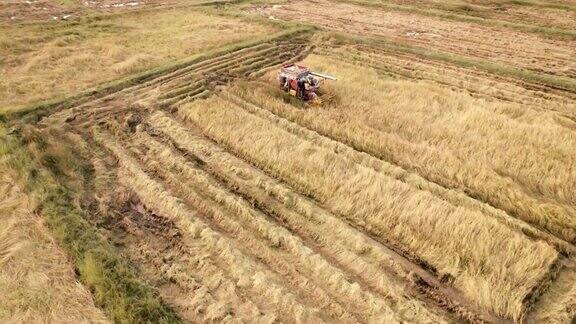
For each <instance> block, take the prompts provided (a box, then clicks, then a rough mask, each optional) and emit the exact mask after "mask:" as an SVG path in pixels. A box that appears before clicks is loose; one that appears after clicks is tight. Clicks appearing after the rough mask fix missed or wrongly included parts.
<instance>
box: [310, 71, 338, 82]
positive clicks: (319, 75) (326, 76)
mask: <svg viewBox="0 0 576 324" xmlns="http://www.w3.org/2000/svg"><path fill="white" fill-rule="evenodd" d="M310 74H312V75H314V76H317V77H319V78H324V79H328V80H336V77H333V76H331V75H326V74H321V73H317V72H313V71H310Z"/></svg>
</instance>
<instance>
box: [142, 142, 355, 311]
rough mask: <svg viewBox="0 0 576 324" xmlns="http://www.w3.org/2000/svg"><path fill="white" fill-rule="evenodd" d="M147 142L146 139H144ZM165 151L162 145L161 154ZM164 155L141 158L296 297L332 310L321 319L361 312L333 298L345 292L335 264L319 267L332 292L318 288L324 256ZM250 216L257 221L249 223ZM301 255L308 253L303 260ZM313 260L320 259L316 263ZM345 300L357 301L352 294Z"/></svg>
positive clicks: (190, 204)
mask: <svg viewBox="0 0 576 324" xmlns="http://www.w3.org/2000/svg"><path fill="white" fill-rule="evenodd" d="M151 143H152V142H147V144H151ZM151 145H153V146H154V145H155V144H151ZM156 145H158V144H156ZM156 148H158V147H156ZM168 152H169V151H168ZM166 153H167V152H166V151H164V154H166ZM156 154H157V152H154V153H153V154H152V155H156ZM165 158H166V156H164V157H163V158H162V157H160V159H159V160H158V161H157V162H156V160H154V159H152V160H148V161H147V162H146V163H147V164H148V165H152V167H151V169H152V170H153V171H154V172H156V173H157V174H159V175H160V176H161V177H163V178H164V182H165V183H166V184H167V185H169V186H170V188H175V189H174V192H175V193H177V194H178V195H179V196H180V197H182V198H183V199H184V200H185V202H186V203H187V205H189V206H194V207H193V208H194V209H197V210H198V211H201V212H202V214H203V215H205V220H206V222H209V223H211V224H212V226H213V227H215V228H217V229H218V230H219V231H221V232H222V233H226V235H227V236H229V237H231V238H233V240H234V242H235V243H236V245H237V246H238V247H241V248H242V249H243V251H244V253H246V254H248V255H251V256H252V257H253V258H255V259H258V260H260V261H261V262H263V263H264V264H265V265H266V266H267V267H268V268H269V269H271V270H272V271H274V272H276V273H277V274H278V275H280V276H281V277H282V278H283V280H285V281H286V283H285V285H286V286H288V287H291V288H292V290H291V291H295V292H297V293H298V295H299V296H300V297H301V300H305V301H307V302H308V303H310V304H314V305H316V306H317V307H318V308H319V309H320V310H321V311H322V313H324V314H326V315H329V316H331V317H330V318H327V319H326V320H329V321H335V320H338V321H358V318H361V317H362V316H366V312H361V311H358V310H354V313H356V316H360V317H356V318H354V317H352V316H351V315H350V314H349V312H348V311H346V310H344V309H343V308H342V306H341V305H340V304H338V302H336V301H335V300H337V299H342V298H341V297H339V296H345V295H346V294H342V292H341V291H339V290H341V289H342V283H341V282H339V280H338V279H336V278H341V279H340V281H341V280H342V279H343V277H342V276H341V275H339V274H338V272H335V271H334V269H332V270H331V269H329V268H330V266H327V268H326V267H324V268H325V269H327V270H326V271H328V272H330V273H324V274H325V277H324V278H326V279H327V278H330V279H331V281H330V282H329V284H328V286H327V289H328V290H329V291H331V296H329V295H327V294H326V293H325V290H327V289H326V288H324V289H322V288H320V287H321V286H318V284H315V283H313V282H316V283H322V282H323V280H321V279H319V277H317V276H318V274H317V273H318V270H317V269H319V268H321V266H322V262H323V261H322V259H319V257H318V256H316V257H315V255H314V254H313V252H312V251H310V250H309V249H308V248H306V247H305V246H303V244H302V243H301V242H299V243H296V245H295V246H290V244H287V243H286V242H290V241H294V240H295V239H296V238H293V237H292V236H291V234H289V233H286V232H283V229H282V228H279V227H278V226H274V225H273V224H270V223H268V222H267V221H266V220H265V216H264V215H262V214H261V213H259V212H258V211H256V210H253V209H252V208H251V207H250V206H249V205H248V203H246V202H243V201H242V200H239V199H236V198H235V197H234V195H233V194H232V193H230V192H226V191H225V190H223V189H221V188H218V187H217V186H218V185H217V184H210V182H211V181H210V180H209V179H207V176H206V175H205V174H203V173H202V171H199V170H197V169H195V168H194V167H193V166H191V165H190V164H189V163H185V164H184V165H183V166H182V167H183V168H184V169H180V168H176V167H175V166H174V167H170V169H174V173H177V174H178V176H176V175H175V174H172V173H170V172H168V171H166V170H163V169H160V168H159V165H164V166H169V165H172V164H175V162H174V161H173V160H174V156H170V159H171V160H172V161H166V160H165ZM147 159H148V158H147ZM198 181H202V183H200V184H198V183H197V182H198ZM192 188H194V189H192ZM218 206H222V207H218ZM254 218H256V220H255V219H254ZM255 222H256V224H253V223H255ZM255 234H256V235H255ZM305 258H310V259H309V260H307V259H305ZM286 260H294V261H295V262H294V263H287V262H286ZM313 262H316V264H312V265H311V263H313ZM318 263H320V266H319V265H318ZM324 265H325V262H324ZM306 269H313V270H306ZM326 271H325V272H326ZM320 272H321V271H320ZM306 276H307V277H311V278H307V277H306ZM315 276H316V277H315ZM334 289H336V292H334ZM345 301H347V302H348V303H350V302H352V303H354V304H357V301H354V300H353V299H352V300H345ZM364 308H365V306H364ZM364 320H366V319H364Z"/></svg>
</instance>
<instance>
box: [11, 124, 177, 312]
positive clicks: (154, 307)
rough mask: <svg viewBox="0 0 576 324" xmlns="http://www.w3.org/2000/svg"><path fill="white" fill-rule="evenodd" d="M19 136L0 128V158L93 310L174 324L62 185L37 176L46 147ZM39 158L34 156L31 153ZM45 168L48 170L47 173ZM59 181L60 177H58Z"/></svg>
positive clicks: (47, 158)
mask: <svg viewBox="0 0 576 324" xmlns="http://www.w3.org/2000/svg"><path fill="white" fill-rule="evenodd" d="M29 135H30V136H23V135H22V134H21V133H18V134H14V133H12V134H8V130H7V128H6V125H5V124H3V123H0V155H1V156H3V157H4V159H5V161H4V162H5V164H6V165H7V167H8V170H6V171H5V172H10V173H12V174H13V175H14V177H15V178H16V179H17V180H18V181H19V182H20V183H21V184H22V186H23V188H24V190H25V191H26V192H27V193H29V194H30V195H32V196H33V197H34V198H35V199H37V200H38V202H39V204H40V206H39V208H38V210H39V214H40V215H41V216H42V217H45V219H46V225H47V227H48V228H49V230H50V232H51V234H52V235H53V237H54V238H55V239H56V240H57V241H58V243H59V244H61V246H62V247H63V249H64V250H65V251H66V252H67V254H68V256H69V257H70V258H71V260H72V263H73V264H74V266H75V269H76V272H77V274H78V275H79V279H80V281H81V282H82V283H83V284H84V285H86V286H87V288H88V289H89V290H90V291H91V292H92V294H93V296H94V300H95V303H96V305H97V306H99V307H101V308H102V309H103V311H104V312H105V314H106V315H107V316H108V317H109V318H110V319H111V320H113V321H114V322H120V323H129V322H131V323H134V322H156V323H178V322H180V319H179V317H178V315H177V314H176V313H175V312H174V311H173V310H172V309H170V308H169V307H168V306H167V305H165V304H164V302H163V301H162V300H161V299H160V298H159V297H158V295H157V294H156V293H155V292H154V291H153V289H152V288H151V287H150V286H149V285H148V284H146V283H145V282H143V281H142V280H141V279H139V278H138V275H137V273H136V272H135V269H133V268H132V267H131V265H130V264H128V262H127V261H126V260H124V259H123V258H122V257H121V256H120V255H119V254H118V251H117V250H116V249H115V248H114V247H113V246H112V245H111V244H110V243H108V242H106V241H105V240H104V239H103V238H102V237H101V236H100V234H99V233H98V231H97V230H96V228H95V227H94V226H93V225H92V224H90V223H89V222H88V221H87V220H86V219H85V218H84V216H83V215H82V214H83V213H82V211H81V210H79V208H78V207H76V206H75V203H74V199H75V195H74V192H73V191H72V190H70V188H68V187H67V185H66V184H65V183H64V181H65V180H64V181H62V179H59V180H60V181H59V180H56V179H55V178H54V176H53V175H52V174H50V172H46V170H42V167H44V168H46V167H47V165H50V164H51V163H53V162H54V160H55V157H54V156H53V155H52V153H51V152H48V151H44V150H43V149H47V145H46V143H44V142H43V140H42V139H41V138H39V137H36V138H35V134H34V133H33V132H32V133H30V134H29ZM32 150H34V151H36V154H39V156H36V157H35V156H34V153H32V152H31V151H32ZM49 168H50V167H48V169H49ZM63 178H65V177H63Z"/></svg>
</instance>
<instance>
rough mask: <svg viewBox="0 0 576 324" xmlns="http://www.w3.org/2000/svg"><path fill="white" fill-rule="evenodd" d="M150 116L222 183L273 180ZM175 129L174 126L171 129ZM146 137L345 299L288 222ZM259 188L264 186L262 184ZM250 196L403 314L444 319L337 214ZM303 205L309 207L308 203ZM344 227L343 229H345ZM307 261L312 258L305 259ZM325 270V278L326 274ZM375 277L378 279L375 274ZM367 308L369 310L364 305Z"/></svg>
mask: <svg viewBox="0 0 576 324" xmlns="http://www.w3.org/2000/svg"><path fill="white" fill-rule="evenodd" d="M151 122H152V123H153V124H154V125H155V129H156V130H162V131H165V130H166V129H167V128H169V129H171V132H170V134H171V135H172V136H173V137H174V138H177V141H178V143H180V144H181V145H182V146H181V147H183V148H184V147H186V148H187V150H186V153H187V154H192V155H193V156H197V157H198V158H199V159H201V160H202V161H203V163H201V165H202V166H205V167H208V169H207V171H208V172H210V173H211V174H213V175H214V176H215V177H216V178H220V179H222V183H226V184H227V186H229V187H232V188H235V190H236V191H239V192H241V193H244V194H246V193H247V191H250V190H251V188H252V187H249V186H247V185H246V183H242V182H241V180H240V179H253V181H250V183H255V182H256V183H260V184H262V183H263V182H264V183H266V182H269V181H270V180H267V179H266V177H262V175H259V174H257V173H254V172H255V170H252V172H250V171H251V170H249V169H244V168H243V169H238V168H239V166H238V165H237V164H232V165H230V163H231V161H229V160H230V157H227V156H226V154H223V153H222V152H219V150H218V149H217V148H214V147H204V146H203V144H202V142H201V141H196V140H195V138H194V137H191V136H190V135H189V134H188V133H185V132H183V129H181V128H178V126H175V124H174V123H173V122H171V121H170V120H169V119H168V118H167V117H163V116H162V115H161V114H157V115H155V116H154V117H152V118H151ZM174 130H176V131H175V132H172V131H174ZM144 142H145V145H147V146H149V147H150V150H152V151H154V154H155V155H157V156H158V157H159V158H161V160H159V162H160V163H161V165H163V166H170V167H171V168H173V169H174V172H175V173H177V174H180V175H181V177H184V178H185V181H186V183H187V184H188V185H192V186H194V187H197V190H198V192H202V193H205V194H206V195H208V196H211V197H212V199H214V200H215V203H216V204H219V205H223V206H229V207H228V210H230V214H234V213H236V214H238V215H241V216H242V217H243V218H245V220H244V223H245V224H246V226H249V227H251V228H253V231H252V232H253V233H259V234H260V235H261V236H263V237H266V238H268V239H269V240H272V242H271V243H274V242H276V243H274V245H277V246H279V247H280V249H285V248H288V249H289V252H290V253H293V254H294V255H293V256H291V257H289V259H292V260H294V261H297V260H298V259H300V261H299V262H298V263H299V264H300V265H299V267H298V268H300V269H302V270H305V269H310V271H309V272H307V273H309V274H308V276H310V277H311V279H314V282H317V283H322V282H324V286H326V287H327V288H326V289H327V291H332V292H333V295H334V296H335V298H337V299H341V298H342V297H341V296H349V295H350V294H349V292H339V290H340V289H341V288H339V286H335V287H333V283H330V282H326V281H325V280H326V279H327V278H331V279H330V281H334V280H335V279H336V278H338V277H339V275H337V273H338V272H334V270H330V268H331V267H332V266H331V265H327V264H325V261H323V259H322V258H321V257H320V256H318V255H316V256H314V257H313V259H312V260H310V261H306V260H305V259H306V258H311V257H312V256H313V255H312V254H310V252H306V251H305V250H302V248H303V246H302V244H303V243H302V242H299V240H297V239H294V238H293V237H292V235H291V234H290V233H289V232H288V231H286V230H285V229H284V228H282V227H278V225H274V226H272V225H271V224H267V221H266V219H265V217H264V215H260V214H259V213H258V212H256V211H255V210H252V208H251V207H250V206H249V205H248V203H247V202H244V201H243V200H242V199H236V198H232V196H230V193H227V191H225V190H223V189H219V188H218V185H216V184H213V183H214V180H212V179H211V177H209V176H208V175H207V174H206V173H204V172H203V171H200V170H198V169H197V167H195V166H194V165H193V164H192V163H191V162H189V161H187V159H185V158H184V157H181V156H178V155H179V153H177V152H175V151H173V150H171V149H169V148H167V147H165V146H163V145H162V144H160V143H158V142H156V141H155V140H154V139H153V138H151V137H146V138H145V140H144ZM204 149H208V152H210V154H209V155H205V154H204V153H201V151H203V150H204ZM196 154H198V155H196ZM204 163H206V164H204ZM240 167H241V166H240ZM238 173H241V174H243V175H244V176H243V177H239V176H238V175H237V174H238ZM268 184H269V183H268ZM255 191H256V192H258V191H260V192H261V191H262V189H260V190H255ZM247 198H248V199H250V200H252V201H257V202H258V203H257V205H258V206H263V207H265V208H266V210H267V211H268V213H269V215H270V216H273V217H274V218H276V219H278V221H279V222H280V223H282V224H283V225H284V226H287V227H288V229H289V230H290V232H291V233H297V234H298V235H300V236H301V237H303V239H305V240H306V241H308V242H312V241H316V242H320V243H321V244H318V243H316V244H314V245H315V246H316V247H315V249H316V250H318V251H320V253H321V254H322V255H327V257H328V259H333V260H335V261H336V262H337V263H338V266H339V268H340V269H343V270H346V272H347V273H351V274H352V277H357V278H359V279H361V284H362V285H368V286H370V287H372V289H373V290H374V291H376V292H378V293H380V294H381V295H383V296H388V298H393V300H395V302H394V303H393V304H392V306H391V307H392V308H393V310H394V311H395V312H396V313H397V314H401V315H400V316H402V317H403V318H404V320H408V321H418V322H430V321H432V322H439V321H440V319H438V318H435V317H434V316H433V315H432V314H430V313H429V312H428V311H427V310H426V309H425V308H423V306H422V305H419V304H418V303H417V302H415V301H414V300H412V301H409V300H407V299H405V298H404V297H402V296H401V295H398V291H401V290H402V289H403V288H401V287H400V286H398V285H396V284H393V283H392V282H391V281H390V279H389V278H387V276H388V275H387V274H386V273H384V272H382V270H381V269H380V267H381V266H382V265H384V263H388V265H387V267H390V266H391V265H390V263H393V260H388V259H387V256H382V253H379V252H381V251H378V250H376V251H372V252H370V251H371V250H372V247H371V246H370V245H369V244H368V243H366V242H365V241H363V240H362V238H360V237H358V233H354V234H350V232H352V231H351V229H349V228H346V227H344V226H342V225H343V224H342V223H340V224H339V226H338V222H334V220H332V222H331V223H330V224H326V222H324V223H318V222H311V221H308V220H307V218H311V217H312V218H318V217H320V218H321V217H322V216H321V215H318V216H316V215H302V214H299V213H295V212H294V211H291V210H290V209H288V208H286V207H292V208H294V205H293V204H296V203H298V202H299V198H297V197H293V200H292V204H287V206H286V207H282V205H283V204H281V203H274V202H273V200H272V199H273V197H272V196H269V195H268V194H264V197H262V195H260V196H258V194H254V191H252V192H250V193H248V195H247ZM263 201H266V203H263ZM302 207H303V208H306V207H304V206H302ZM309 212H310V211H309ZM315 213H324V214H325V212H322V211H320V210H318V208H317V207H316V211H315ZM324 217H326V216H324ZM328 217H330V216H328ZM334 224H337V225H336V226H332V227H330V225H334ZM343 227H344V229H342V228H343ZM302 234H304V235H302ZM333 236H340V240H334V239H332V237H333ZM327 240H328V241H327ZM340 242H342V243H343V244H342V243H340ZM300 246H302V247H300ZM349 246H354V248H353V249H350V247H349ZM352 250H357V251H358V252H353V251H352ZM366 255H376V256H377V257H379V258H378V260H377V261H376V262H372V260H370V261H368V262H367V260H364V257H365V256H366ZM260 258H261V257H260ZM379 261H380V262H379ZM307 262H312V263H311V264H310V265H307ZM323 264H324V265H323ZM393 265H394V264H393ZM319 269H321V270H319ZM327 270H330V271H331V272H332V273H326V274H325V275H322V272H326V271H327ZM317 272H319V273H317ZM318 275H320V277H318ZM404 275H406V274H404ZM323 276H324V277H325V278H322V277H323ZM376 278H378V279H377V280H375V279H376ZM340 280H341V279H340ZM336 282H337V281H336ZM339 285H341V284H339ZM354 285H357V284H354ZM360 288H361V287H360V286H358V289H360ZM362 289H364V287H362ZM369 295H370V294H369V293H368V294H367V296H369ZM348 298H349V297H348ZM376 300H377V299H376ZM354 303H357V301H354V300H353V299H352V300H350V301H348V302H346V303H345V305H347V306H348V307H350V306H351V305H353V304H354ZM358 307H365V306H362V305H361V304H360V305H359V306H357V307H353V308H352V310H353V312H356V311H358V310H360V309H359V308H358ZM363 312H364V313H365V311H363ZM412 314H414V315H412ZM406 316H409V317H406ZM413 316H417V317H413Z"/></svg>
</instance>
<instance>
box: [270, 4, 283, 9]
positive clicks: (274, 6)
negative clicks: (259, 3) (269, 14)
mask: <svg viewBox="0 0 576 324" xmlns="http://www.w3.org/2000/svg"><path fill="white" fill-rule="evenodd" d="M280 8H282V5H273V6H272V9H280Z"/></svg>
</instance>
